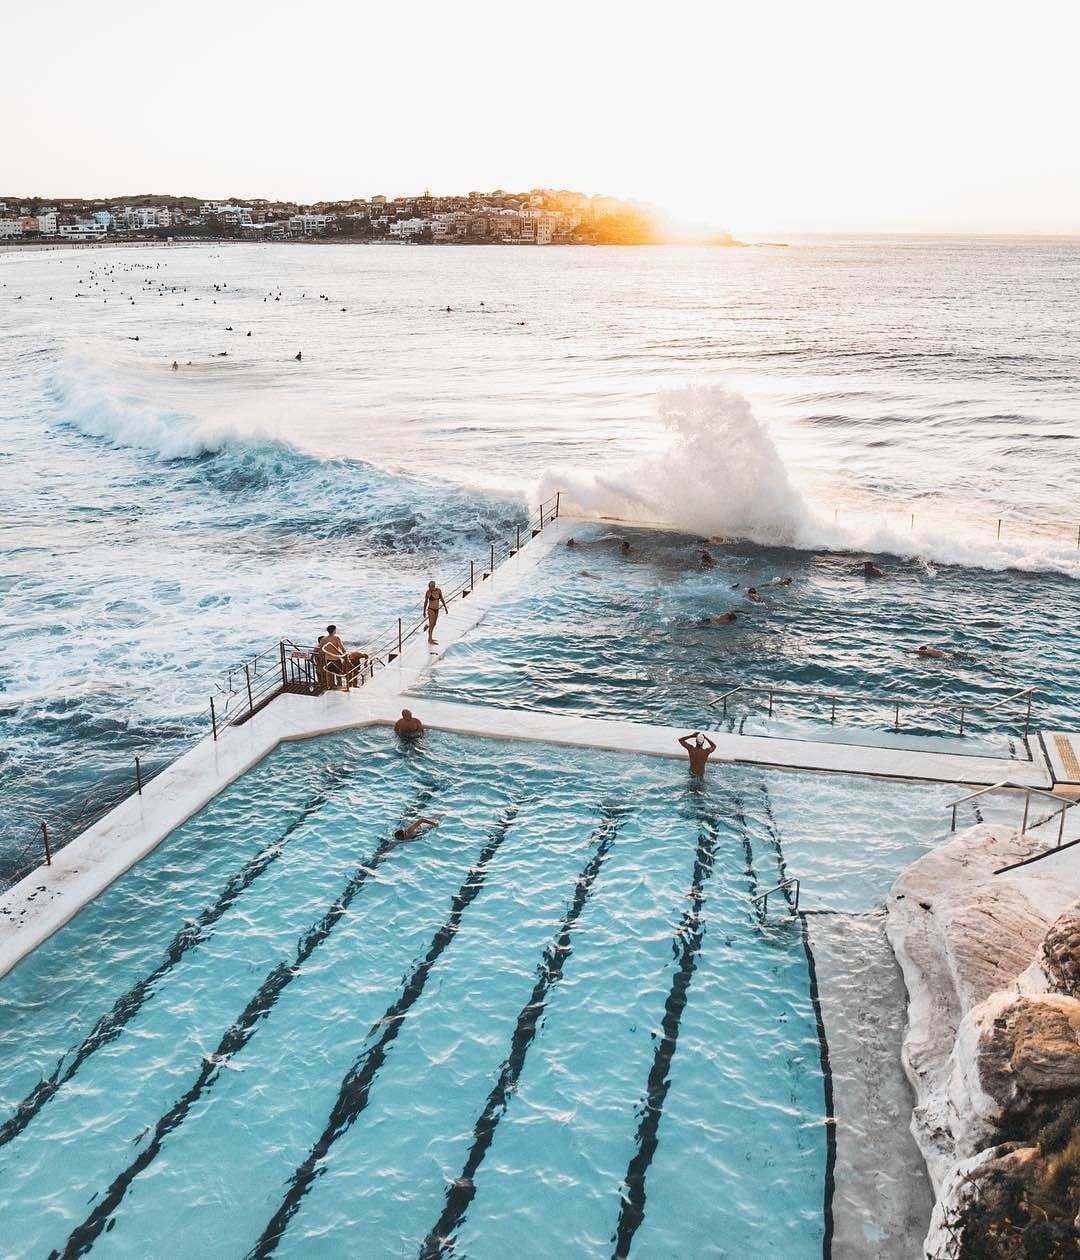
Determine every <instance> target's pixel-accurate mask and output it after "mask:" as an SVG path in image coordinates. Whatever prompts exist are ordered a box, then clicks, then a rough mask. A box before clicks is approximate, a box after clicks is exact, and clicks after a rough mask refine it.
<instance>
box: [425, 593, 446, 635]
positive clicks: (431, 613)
mask: <svg viewBox="0 0 1080 1260" xmlns="http://www.w3.org/2000/svg"><path fill="white" fill-rule="evenodd" d="M440 609H445V611H446V612H449V611H450V609H449V608H447V607H446V600H445V599H443V593H442V588H441V587H439V586H437V585H436V583H435V579H434V578H432V580H431V581H430V582H429V583H428V584H427V590H426V591H425V592H424V616H425V617H426V618H427V641H428V642H429V643H438V639H436V638H435V623H436V622H437V621H438V620H439V612H440Z"/></svg>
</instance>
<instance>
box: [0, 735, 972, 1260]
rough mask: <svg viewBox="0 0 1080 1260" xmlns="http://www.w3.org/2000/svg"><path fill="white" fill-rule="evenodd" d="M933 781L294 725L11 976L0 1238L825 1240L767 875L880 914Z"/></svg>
mask: <svg viewBox="0 0 1080 1260" xmlns="http://www.w3.org/2000/svg"><path fill="white" fill-rule="evenodd" d="M955 790H956V789H955V787H950V786H949V785H946V784H937V785H923V784H904V783H889V784H882V783H871V782H869V781H864V780H858V779H852V778H848V777H841V776H835V775H815V774H790V773H785V772H779V771H766V770H761V769H757V768H753V767H731V768H729V769H728V770H726V771H725V773H724V774H723V775H720V774H717V775H714V776H711V777H710V778H709V779H708V781H707V782H706V783H705V784H703V785H699V786H697V787H695V786H691V785H688V784H687V777H686V771H685V767H684V765H682V764H681V763H679V762H676V761H671V762H667V761H657V760H655V759H651V758H644V759H643V758H639V757H632V756H625V755H618V754H605V753H597V752H585V751H582V750H567V749H554V748H546V747H543V746H534V745H528V744H520V743H518V744H502V745H501V744H497V743H494V744H493V743H491V742H490V741H479V740H468V739H461V738H456V737H450V736H435V735H432V736H430V737H429V738H427V739H426V740H425V741H424V743H423V746H422V747H415V748H404V747H402V746H401V745H400V744H399V743H398V742H397V741H396V740H394V738H393V737H392V736H388V735H387V734H386V733H385V732H380V731H363V732H355V733H351V734H348V735H344V736H334V737H329V738H325V739H320V740H314V741H310V742H305V743H303V744H298V745H297V744H292V745H286V746H284V747H282V748H281V749H279V750H277V751H276V752H275V753H273V754H272V755H271V757H270V758H268V759H267V760H266V761H265V762H264V763H262V764H261V765H259V766H258V767H256V768H255V769H254V770H253V771H251V772H250V773H249V774H248V775H246V776H244V778H243V779H241V780H240V781H239V782H238V783H237V784H234V785H233V786H232V787H231V788H229V789H228V790H227V791H226V792H224V793H223V794H222V795H221V796H219V797H217V798H216V799H215V800H214V801H213V802H211V804H210V805H209V806H208V807H207V808H206V809H205V810H203V811H201V812H200V813H199V814H198V815H196V816H195V817H194V818H192V819H191V820H189V822H187V823H186V824H184V826H182V827H181V828H179V829H178V830H177V831H176V832H175V833H174V834H173V835H172V836H170V837H169V838H168V839H167V840H166V841H165V842H164V843H163V844H162V845H161V846H160V847H159V848H158V849H156V850H155V851H154V852H153V853H152V854H151V855H150V856H149V857H148V858H147V859H146V860H145V861H143V862H141V863H140V864H138V865H137V866H136V867H135V868H133V869H132V870H131V871H129V872H128V873H127V874H125V875H124V876H122V877H121V878H120V879H119V880H118V881H117V882H116V883H115V884H113V885H112V886H111V887H110V888H109V889H107V890H106V891H105V892H104V893H103V894H102V895H101V896H100V897H98V898H97V899H96V900H95V901H94V902H93V903H91V905H89V906H88V907H87V908H86V909H85V910H84V911H83V912H82V913H80V914H79V915H78V916H77V917H76V918H75V919H74V920H73V921H72V922H71V923H70V924H68V925H67V926H65V927H64V928H62V929H61V930H60V932H58V933H57V934H56V935H55V936H53V937H52V938H50V940H48V941H47V942H46V943H45V944H44V945H42V947H41V948H40V949H38V950H37V951H35V953H34V954H33V955H32V956H31V957H29V958H28V959H26V960H25V961H24V962H23V963H21V964H20V965H19V966H18V967H17V968H16V969H15V970H14V971H13V972H12V973H11V974H10V975H9V976H8V977H6V978H5V981H4V983H3V985H2V986H0V1065H2V1066H0V1205H4V1207H5V1210H4V1223H5V1228H4V1237H3V1241H2V1243H0V1250H2V1251H3V1253H4V1254H5V1255H7V1254H11V1255H44V1254H50V1253H55V1254H63V1255H75V1254H85V1250H86V1249H89V1248H92V1250H93V1253H94V1254H95V1255H97V1254H99V1253H100V1254H102V1255H104V1256H138V1257H156V1256H167V1255H169V1254H171V1250H170V1249H171V1248H172V1247H173V1240H174V1239H175V1238H176V1237H177V1236H178V1233H177V1231H181V1232H182V1234H183V1238H184V1245H185V1249H186V1253H187V1254H190V1255H199V1256H203V1255H206V1256H209V1255H213V1256H222V1257H232V1256H237V1257H238V1256H241V1255H254V1254H258V1255H268V1254H270V1252H271V1250H274V1249H275V1248H276V1251H277V1252H278V1253H279V1254H282V1255H298V1256H301V1255H312V1254H318V1255H325V1256H339V1255H349V1254H355V1252H356V1246H357V1239H358V1238H362V1239H363V1248H364V1253H365V1254H368V1255H371V1256H380V1257H381V1256H398V1255H417V1254H420V1249H421V1245H422V1244H423V1243H424V1240H425V1239H429V1240H430V1239H432V1238H433V1237H439V1236H442V1237H447V1236H450V1235H452V1236H453V1237H455V1238H456V1239H457V1243H458V1248H457V1252H455V1254H458V1253H462V1254H468V1255H470V1256H475V1257H478V1258H479V1257H498V1256H506V1255H508V1254H511V1253H513V1252H517V1253H519V1254H522V1255H539V1254H542V1255H560V1256H583V1255H612V1254H620V1255H622V1254H626V1253H627V1251H628V1250H629V1251H630V1253H631V1254H633V1255H635V1256H643V1257H648V1256H671V1255H686V1256H694V1255H701V1254H705V1253H706V1252H707V1253H708V1254H711V1255H731V1256H735V1255H742V1254H754V1255H767V1256H782V1257H784V1258H785V1260H809V1257H813V1256H820V1254H821V1246H822V1235H823V1231H824V1214H823V1207H824V1195H825V1184H826V1183H825V1171H826V1129H825V1125H824V1116H825V1095H824V1087H823V1075H822V1063H821V1051H820V1044H819V1041H818V1035H817V1030H816V1021H815V1014H814V1009H813V1004H812V1000H811V992H810V971H809V966H808V958H807V953H806V950H805V948H804V944H803V940H802V935H801V929H800V923H799V921H798V920H797V919H794V918H792V917H790V915H789V913H788V911H789V906H788V904H787V903H786V902H785V901H784V900H783V898H782V897H780V898H779V899H774V902H773V903H772V906H771V913H770V914H769V916H768V917H767V918H763V917H761V916H760V915H759V914H758V913H757V911H756V910H755V907H754V904H753V903H752V901H751V897H752V896H753V895H755V894H757V893H760V892H763V891H765V890H766V889H769V888H771V887H773V886H774V885H775V884H776V882H777V880H778V879H779V878H780V876H781V875H782V874H783V875H796V876H798V877H799V878H800V879H801V880H802V881H803V883H802V899H803V905H804V906H805V907H807V908H810V909H816V910H826V911H841V912H850V913H860V912H865V911H867V910H871V909H873V908H874V907H876V906H877V905H878V904H879V903H880V901H881V899H882V898H883V897H884V895H885V893H886V891H887V889H888V887H889V885H890V883H891V882H892V880H893V879H894V878H895V876H896V874H897V872H898V871H899V870H900V869H901V868H902V867H903V866H905V865H906V864H908V863H909V862H911V861H912V860H913V859H914V858H916V857H917V856H919V855H920V854H921V853H922V852H925V850H926V848H927V847H928V846H929V845H930V844H932V843H933V842H934V841H935V839H937V838H940V835H941V833H942V830H943V825H944V823H945V820H946V814H945V810H944V805H945V802H946V801H947V800H949V799H950V798H951V797H952V795H953V794H954V793H955ZM432 814H437V815H439V816H441V817H442V822H441V824H440V826H439V827H438V829H437V830H436V831H434V832H432V833H429V834H428V835H427V836H426V837H424V838H421V839H418V840H415V841H413V842H410V843H408V844H405V845H402V846H400V847H398V848H395V849H392V850H389V851H388V850H387V849H386V842H387V841H388V840H389V837H390V834H391V832H392V830H393V828H395V827H398V826H400V825H402V822H403V821H411V820H412V819H413V818H414V817H416V816H417V815H428V816H430V815H432ZM660 1082H663V1084H664V1087H663V1089H660V1087H659V1083H660ZM313 1150H315V1151H316V1155H315V1157H314V1158H309V1156H310V1153H311V1152H312V1151H313ZM466 1178H467V1179H468V1180H465V1179H466ZM718 1185H722V1187H723V1193H720V1194H718V1193H717V1192H716V1188H717V1186H718ZM463 1186H467V1187H469V1188H470V1189H471V1190H472V1191H473V1192H474V1193H473V1194H472V1195H470V1196H466V1195H463V1194H462V1188H463ZM20 1203H33V1204H34V1205H35V1210H34V1211H32V1212H30V1211H27V1212H20V1211H18V1210H16V1209H14V1208H13V1207H12V1205H16V1204H20ZM259 1240H262V1242H263V1243H264V1244H268V1245H267V1247H266V1249H260V1248H259V1246H258V1244H259ZM616 1240H618V1246H616V1245H615V1243H616ZM269 1242H272V1243H273V1244H274V1247H270V1246H269ZM423 1254H435V1252H434V1251H425V1252H424V1253H423ZM440 1254H443V1253H440Z"/></svg>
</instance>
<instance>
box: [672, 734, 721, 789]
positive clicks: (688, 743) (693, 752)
mask: <svg viewBox="0 0 1080 1260" xmlns="http://www.w3.org/2000/svg"><path fill="white" fill-rule="evenodd" d="M679 743H680V744H682V746H683V747H684V748H685V749H686V755H687V756H688V757H689V758H690V773H691V774H695V775H697V776H698V777H699V778H702V777H704V774H705V766H706V764H707V763H708V760H709V758H710V757H711V756H712V755H713V753H714V752H716V745H715V744H714V743H713V741H712V740H711V739H710V738H709V737H708V735H702V733H701V732H700V731H691V732H690V734H689V735H684V736H683V737H682V738H681V739H680V740H679Z"/></svg>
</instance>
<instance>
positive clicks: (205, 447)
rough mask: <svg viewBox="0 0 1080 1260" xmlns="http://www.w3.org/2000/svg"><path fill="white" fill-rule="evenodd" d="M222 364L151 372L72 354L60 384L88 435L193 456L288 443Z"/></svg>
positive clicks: (165, 454) (67, 406)
mask: <svg viewBox="0 0 1080 1260" xmlns="http://www.w3.org/2000/svg"><path fill="white" fill-rule="evenodd" d="M226 370H227V369H226V368H221V369H219V368H218V367H217V365H205V364H204V365H201V366H200V367H197V368H195V367H184V368H183V369H181V371H182V373H183V381H181V380H180V379H179V376H180V373H179V372H174V371H173V370H172V369H171V368H169V367H163V368H158V367H155V368H154V369H152V370H151V371H149V372H148V370H147V369H146V367H145V366H144V365H141V364H131V363H124V362H122V361H121V360H119V359H117V358H109V357H105V356H103V355H102V354H101V353H95V354H94V355H93V356H91V355H90V354H89V353H88V352H86V351H69V352H68V353H67V354H66V355H65V356H64V360H63V362H62V364H61V366H60V368H59V369H58V371H57V372H56V374H55V378H54V388H55V391H56V393H57V395H58V396H59V398H60V400H61V402H62V404H63V411H64V417H65V419H66V421H67V422H68V423H69V424H71V425H72V426H73V427H74V428H76V429H78V430H79V432H80V433H85V434H87V435H88V436H90V437H99V438H104V439H105V440H106V441H109V442H113V443H115V444H117V445H119V446H132V447H136V448H138V449H140V450H144V451H149V452H151V453H152V454H154V455H157V456H159V457H160V458H161V459H192V458H196V457H197V456H199V455H204V454H212V453H214V452H216V451H219V450H221V449H222V448H223V447H224V446H227V445H229V444H230V443H233V442H243V443H246V444H258V443H261V442H275V441H280V440H281V428H280V424H278V423H276V422H275V420H274V419H273V418H272V417H271V416H268V415H267V414H266V408H265V406H264V405H263V404H262V403H261V402H260V401H259V400H258V399H257V398H252V397H251V396H250V395H249V396H248V397H247V399H246V400H244V401H241V400H240V399H239V398H238V393H237V391H236V389H235V387H234V386H233V385H232V384H231V383H227V382H223V381H222V380H221V373H222V372H224V371H226Z"/></svg>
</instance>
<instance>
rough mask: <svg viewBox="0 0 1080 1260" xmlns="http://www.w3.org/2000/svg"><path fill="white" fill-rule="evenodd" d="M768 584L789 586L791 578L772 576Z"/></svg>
mask: <svg viewBox="0 0 1080 1260" xmlns="http://www.w3.org/2000/svg"><path fill="white" fill-rule="evenodd" d="M769 585H770V586H790V585H791V578H773V580H772V581H771V582H770V583H769Z"/></svg>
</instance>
